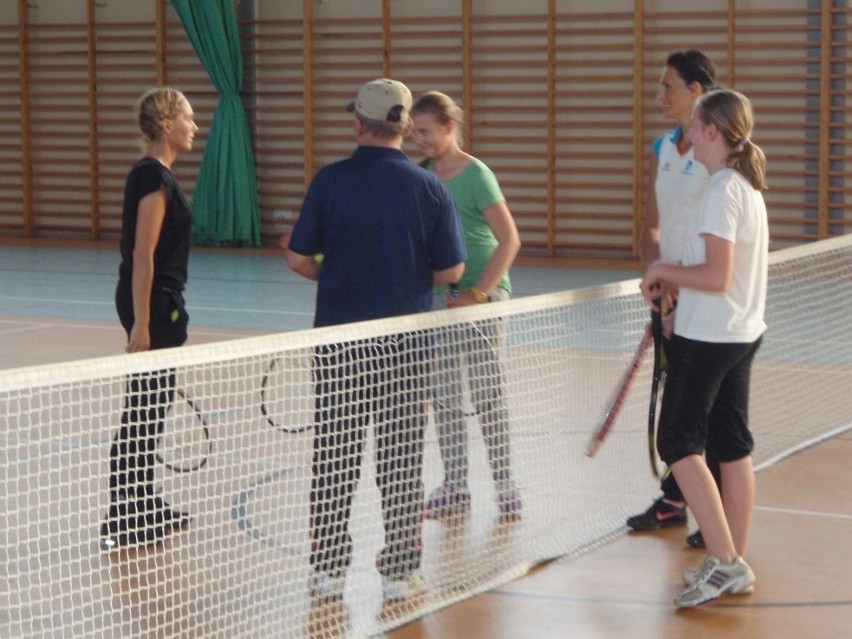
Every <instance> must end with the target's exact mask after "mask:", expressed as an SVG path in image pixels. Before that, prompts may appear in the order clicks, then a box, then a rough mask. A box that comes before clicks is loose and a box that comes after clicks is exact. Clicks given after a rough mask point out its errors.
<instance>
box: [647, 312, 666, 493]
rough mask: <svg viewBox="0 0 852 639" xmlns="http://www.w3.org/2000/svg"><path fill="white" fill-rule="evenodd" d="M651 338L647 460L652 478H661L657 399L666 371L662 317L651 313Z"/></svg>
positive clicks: (659, 314) (659, 313) (663, 383)
mask: <svg viewBox="0 0 852 639" xmlns="http://www.w3.org/2000/svg"><path fill="white" fill-rule="evenodd" d="M651 336H652V338H653V340H654V373H653V377H652V378H651V401H650V402H649V405H648V459H649V460H650V462H651V472H652V473H654V477H658V478H659V477H662V474H661V472H660V468H659V465H658V464H657V441H656V433H657V398H658V397H659V393H660V390H661V388H662V387H663V386H664V385H665V381H666V371H665V369H664V367H663V315H662V313H661V312H660V311H651Z"/></svg>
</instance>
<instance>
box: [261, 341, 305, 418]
mask: <svg viewBox="0 0 852 639" xmlns="http://www.w3.org/2000/svg"><path fill="white" fill-rule="evenodd" d="M311 368H312V363H311V359H310V357H309V356H307V357H306V359H305V361H303V362H295V361H289V362H287V363H285V361H284V359H283V358H282V357H280V356H279V357H275V358H273V359H272V360H270V361H269V364H267V366H266V369H265V371H264V373H263V378H262V379H261V381H260V412H261V413H262V414H263V416H264V417H265V418H266V421H267V422H268V423H269V425H270V426H272V427H273V428H275V429H277V430H280V431H283V432H285V433H301V432H302V431H305V430H308V429H309V428H310V427H311V426H313V419H314V382H313V377H312V373H311Z"/></svg>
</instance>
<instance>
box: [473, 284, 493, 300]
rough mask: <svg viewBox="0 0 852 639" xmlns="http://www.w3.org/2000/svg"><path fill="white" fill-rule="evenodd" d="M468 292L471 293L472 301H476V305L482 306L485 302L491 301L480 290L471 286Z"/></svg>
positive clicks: (487, 295)
mask: <svg viewBox="0 0 852 639" xmlns="http://www.w3.org/2000/svg"><path fill="white" fill-rule="evenodd" d="M470 292H471V293H473V299H475V300H476V303H477V304H484V303H485V302H490V301H491V296H490V295H489V294H488V293H486V292H485V291H483V290H482V289H478V288H476V287H475V286H471V287H470Z"/></svg>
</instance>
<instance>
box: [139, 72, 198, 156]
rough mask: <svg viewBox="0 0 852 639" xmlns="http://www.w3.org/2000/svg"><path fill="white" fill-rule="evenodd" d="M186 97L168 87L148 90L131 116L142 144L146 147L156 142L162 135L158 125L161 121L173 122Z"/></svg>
mask: <svg viewBox="0 0 852 639" xmlns="http://www.w3.org/2000/svg"><path fill="white" fill-rule="evenodd" d="M184 102H186V97H185V96H184V95H183V93H181V92H180V91H178V90H176V89H172V88H170V87H155V88H153V89H148V90H147V91H145V93H143V94H142V97H140V98H139V100H138V101H137V102H136V106H135V108H134V109H133V115H134V116H135V118H136V124H137V126H138V127H139V131H141V133H142V144H143V146H147V145H148V144H150V143H151V142H156V141H157V140H159V139H160V135H161V134H162V131H163V130H162V127H161V126H160V124H161V123H162V122H163V120H173V119H174V118H176V117H177V116H178V115H180V109H181V106H182V104H183V103H184Z"/></svg>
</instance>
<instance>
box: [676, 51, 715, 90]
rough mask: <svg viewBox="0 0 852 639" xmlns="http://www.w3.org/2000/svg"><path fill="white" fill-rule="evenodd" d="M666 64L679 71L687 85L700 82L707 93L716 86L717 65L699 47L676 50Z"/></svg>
mask: <svg viewBox="0 0 852 639" xmlns="http://www.w3.org/2000/svg"><path fill="white" fill-rule="evenodd" d="M666 66H669V67H671V68H672V69H674V70H675V71H677V74H678V75H679V76H680V77H681V79H682V80H683V81H684V82H685V83H686V84H687V85H690V84H692V83H693V82H698V84H700V85H701V88H702V89H704V92H705V93H706V92H707V91H709V90H710V89H713V88H715V87H716V66H715V65H714V64H713V61H712V60H711V59H710V58H708V57H707V56H706V55H704V54H703V53H701V51H699V50H698V49H688V50H687V51H675V52H674V53H672V54H670V55H669V57H668V59H667V60H666Z"/></svg>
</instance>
